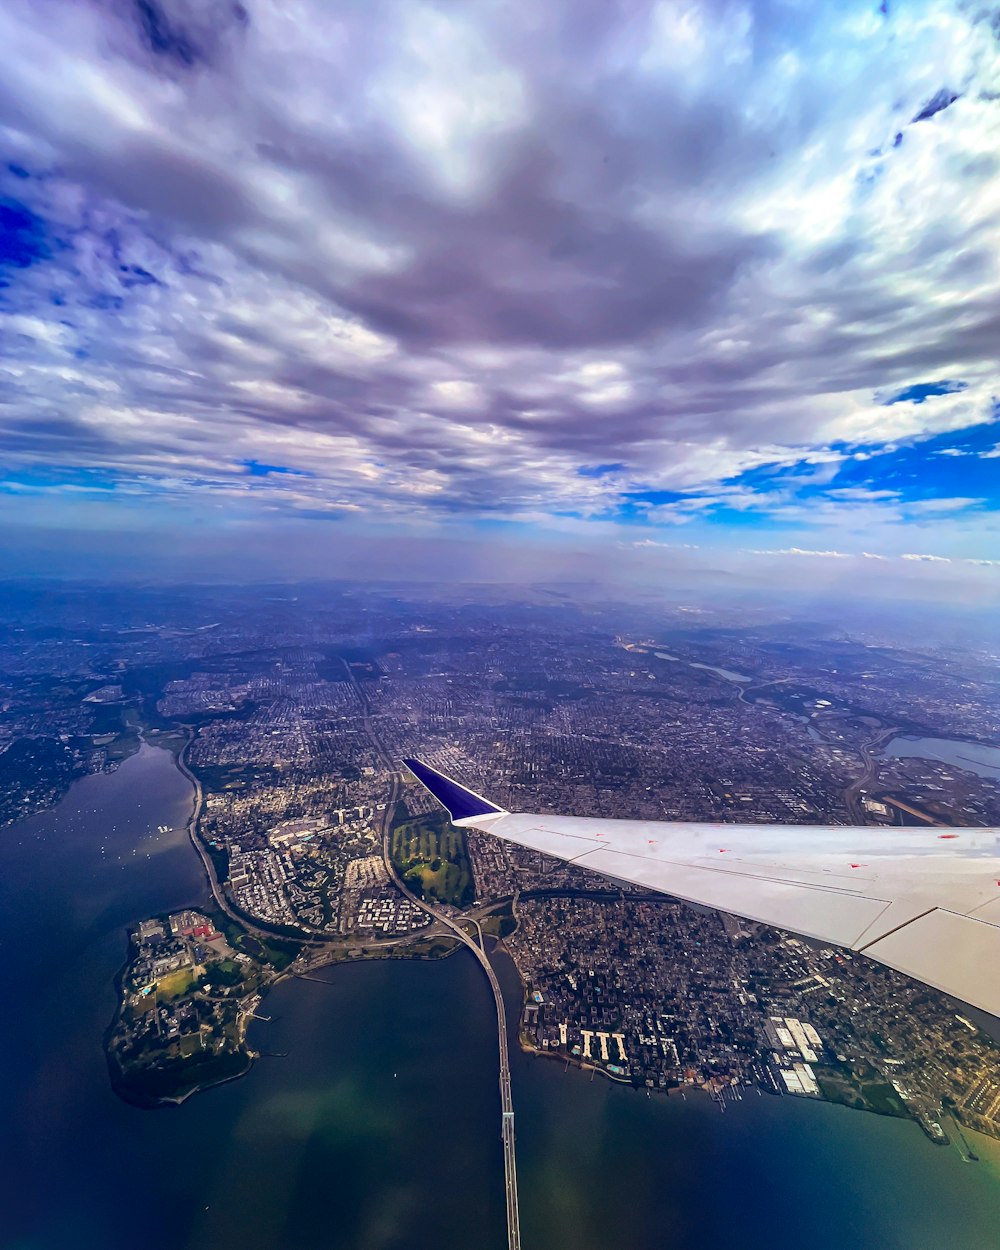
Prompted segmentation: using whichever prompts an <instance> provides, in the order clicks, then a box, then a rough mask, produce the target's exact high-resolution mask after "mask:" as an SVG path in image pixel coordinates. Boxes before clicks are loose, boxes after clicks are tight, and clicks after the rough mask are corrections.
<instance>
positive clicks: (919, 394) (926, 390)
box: [881, 381, 967, 408]
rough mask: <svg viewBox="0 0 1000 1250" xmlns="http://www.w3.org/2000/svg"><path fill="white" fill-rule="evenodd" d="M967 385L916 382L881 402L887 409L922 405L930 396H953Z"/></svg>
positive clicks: (960, 383) (962, 383)
mask: <svg viewBox="0 0 1000 1250" xmlns="http://www.w3.org/2000/svg"><path fill="white" fill-rule="evenodd" d="M966 385H967V383H965V382H951V381H942V382H916V383H914V385H913V386H907V387H904V388H903V390H901V391H896V393H895V394H894V395H890V396H888V397H887V398H885V399H883V400H882V401H881V402H882V403H883V404H884V405H885V406H886V407H887V408H889V407H891V406H892V405H893V404H906V403H913V404H922V403H923V402H924V400H925V399H929V398H930V397H931V396H932V395H954V394H955V392H956V391H964V390H965V388H966Z"/></svg>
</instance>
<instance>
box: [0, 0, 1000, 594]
mask: <svg viewBox="0 0 1000 1250" xmlns="http://www.w3.org/2000/svg"><path fill="white" fill-rule="evenodd" d="M997 30H998V18H997V12H996V11H995V10H991V9H990V8H989V7H988V6H975V5H964V4H958V3H943V2H936V0H922V2H914V3H907V4H902V3H895V2H894V0H888V2H886V3H883V4H882V5H881V6H879V5H877V4H875V3H864V4H860V3H854V4H848V3H837V4H827V5H817V6H802V7H800V8H798V9H792V8H791V7H788V6H783V5H779V4H771V3H758V4H754V5H752V6H751V5H745V4H738V3H722V2H720V3H705V4H684V5H682V4H673V3H671V4H661V5H653V4H649V5H629V6H616V5H608V4H605V3H600V4H596V3H595V4H589V3H585V4H581V3H579V2H577V0H574V2H573V3H569V2H567V3H565V4H559V3H548V4H545V5H543V6H541V7H539V6H528V7H527V8H521V9H516V8H515V9H514V10H511V9H510V8H509V7H498V6H495V5H491V4H487V3H482V4H470V5H464V6H461V7H452V6H434V5H422V4H412V3H398V4H397V3H390V2H383V3H375V4H366V5H359V6H346V7H345V6H329V5H324V4H321V3H305V2H302V3H298V4H294V5H278V4H265V3H252V4H246V5H243V4H238V3H233V2H230V0H215V2H214V3H211V4H205V3H200V4H197V3H193V2H191V0H160V2H156V0H143V2H142V3H135V4H120V5H114V6H112V5H109V4H106V3H99V2H98V0H88V2H81V3H78V4H73V5H63V6H60V7H59V20H58V21H53V20H52V15H51V10H50V9H49V8H48V7H47V6H45V5H38V4H35V3H29V2H28V0H12V2H11V3H8V4H7V5H5V6H4V11H3V13H2V14H0V44H2V46H3V47H4V48H5V50H6V55H5V65H4V74H3V79H2V83H0V156H2V161H3V166H2V173H0V216H2V224H3V244H2V250H0V266H2V269H0V282H2V288H0V334H2V338H3V350H4V367H3V372H2V375H0V405H2V408H0V443H2V446H3V453H4V454H3V463H4V466H5V469H4V474H3V481H2V487H0V491H2V494H0V521H2V523H3V529H4V531H5V537H4V539H3V550H2V553H0V560H2V564H0V567H2V568H3V569H4V570H5V571H7V572H19V573H23V572H30V573H38V572H52V573H58V574H73V575H79V574H81V573H83V574H87V573H94V574H100V575H108V574H125V575H135V574H136V573H137V572H141V573H143V574H149V573H155V572H157V571H160V572H163V573H164V574H169V575H173V576H187V577H195V578H200V577H201V576H209V577H211V576H218V575H220V574H221V575H223V576H231V577H243V578H254V577H274V576H316V575H329V574H333V575H338V576H345V575H347V576H350V575H357V574H358V573H360V572H362V571H366V570H368V569H372V570H374V571H375V572H377V573H378V575H380V576H398V575H400V574H401V573H403V572H405V574H406V575H407V576H410V577H415V578H418V579H425V578H439V577H441V576H458V577H462V578H467V579H468V578H471V579H475V580H507V579H509V580H525V579H531V578H534V577H548V576H552V575H553V573H554V572H555V571H556V570H560V571H561V572H562V574H563V576H564V577H570V578H575V577H582V578H590V577H593V576H595V575H598V573H601V571H602V570H604V571H605V572H603V573H602V575H605V576H606V570H607V568H608V566H609V565H613V566H614V576H615V578H616V579H617V580H618V581H619V582H621V583H623V584H627V585H632V586H636V585H641V586H644V587H649V586H653V587H656V586H660V585H664V584H669V585H677V584H681V585H697V586H699V587H702V588H705V589H708V590H713V591H714V590H718V589H720V588H725V587H726V586H728V585H731V584H733V585H735V586H736V587H737V588H738V589H742V588H745V587H748V586H749V587H753V586H764V587H771V586H779V587H781V586H796V587H797V586H801V585H803V584H806V583H808V584H815V585H817V586H819V587H826V588H833V589H835V590H836V591H837V592H838V593H839V592H840V591H841V590H842V589H843V588H849V589H850V591H851V593H852V594H861V595H864V594H867V593H871V594H888V595H891V596H899V595H902V596H904V597H906V598H917V599H919V598H924V599H929V600H933V599H938V598H947V599H958V600H961V601H964V602H969V603H978V604H980V605H983V604H987V603H989V602H995V601H996V597H997V586H998V582H1000V569H998V567H997V564H996V560H997V552H998V542H997V539H998V533H1000V527H998V523H997V509H998V487H997V483H998V482H1000V470H998V461H997V457H998V455H1000V426H998V424H997V415H998V412H997V401H996V394H997V377H996V343H997V341H998V331H1000V327H998V323H997V314H996V309H997V307H998V295H1000V291H998V285H1000V282H998V262H997V255H998V246H997V245H998V242H1000V227H998V220H997V214H998V205H1000V173H998V158H997V153H998V151H1000V122H998V119H1000V102H998V90H1000V44H998V38H997Z"/></svg>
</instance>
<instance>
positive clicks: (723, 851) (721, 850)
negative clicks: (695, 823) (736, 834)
mask: <svg viewBox="0 0 1000 1250" xmlns="http://www.w3.org/2000/svg"><path fill="white" fill-rule="evenodd" d="M719 854H720V855H728V854H729V847H728V846H720V847H719Z"/></svg>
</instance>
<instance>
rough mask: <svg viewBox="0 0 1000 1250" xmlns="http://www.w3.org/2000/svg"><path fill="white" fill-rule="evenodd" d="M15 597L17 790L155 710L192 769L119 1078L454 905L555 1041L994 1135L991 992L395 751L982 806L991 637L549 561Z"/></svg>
mask: <svg viewBox="0 0 1000 1250" xmlns="http://www.w3.org/2000/svg"><path fill="white" fill-rule="evenodd" d="M8 598H9V602H10V603H11V605H12V607H11V610H10V612H9V614H8V616H7V618H6V619H5V620H4V621H3V622H2V627H0V780H2V783H3V784H2V785H0V822H3V823H7V824H9V823H11V822H14V821H17V820H19V819H21V818H23V817H24V816H26V815H29V814H31V813H33V812H35V811H38V810H40V809H42V808H44V807H46V806H50V805H51V804H53V803H55V802H56V801H57V800H58V799H59V798H60V797H61V795H62V794H63V793H65V791H66V789H67V787H68V786H69V785H70V783H71V782H72V781H73V780H74V779H75V778H77V777H80V776H83V775H85V774H87V773H91V772H96V771H99V770H108V769H113V768H115V767H116V766H117V764H118V763H119V762H120V761H121V760H122V759H123V758H125V757H126V756H127V755H128V754H130V753H132V752H134V751H136V750H137V749H139V747H140V744H141V742H142V741H143V739H145V740H146V741H148V742H150V743H159V744H161V745H163V746H166V747H169V748H170V749H172V750H173V751H174V752H175V753H176V754H177V756H178V762H179V765H180V767H181V768H182V769H183V770H185V771H186V772H188V773H189V775H190V776H191V778H192V781H193V782H194V784H195V786H196V787H197V796H198V797H197V806H196V814H195V823H196V829H195V830H194V833H195V837H196V842H197V845H198V847H199V850H200V852H201V853H202V855H203V857H204V860H205V866H206V871H207V872H208V874H209V879H210V881H211V883H212V886H213V895H214V901H213V904H212V910H211V912H210V914H203V913H202V912H182V913H177V914H172V915H167V916H158V917H147V918H143V919H142V921H141V923H139V922H138V920H139V918H137V926H136V927H135V928H134V931H133V932H132V933H131V934H130V946H129V958H128V963H127V964H126V967H125V970H124V971H123V973H122V976H121V982H120V993H119V999H120V1001H119V1011H118V1014H117V1017H116V1021H115V1024H114V1026H113V1027H112V1029H111V1030H109V1035H108V1047H107V1048H108V1054H109V1062H110V1063H111V1067H112V1075H113V1078H114V1079H116V1081H117V1087H118V1088H119V1090H120V1092H123V1093H125V1094H126V1095H128V1094H131V1095H132V1096H134V1097H135V1098H136V1099H137V1100H139V1101H143V1100H146V1101H157V1100H160V1099H165V1098H173V1099H176V1098H177V1097H183V1096H185V1095H186V1094H187V1093H188V1092H190V1091H191V1090H192V1089H195V1088H198V1087H199V1085H201V1084H207V1083H213V1082H214V1081H217V1080H221V1079H228V1078H230V1077H232V1076H234V1075H239V1074H240V1073H241V1072H242V1071H244V1070H245V1069H246V1068H247V1067H248V1066H249V1063H250V1060H251V1059H252V1054H251V1052H250V1051H249V1050H248V1048H247V1045H246V1041H245V1030H246V1022H247V1020H248V1019H249V1018H250V1017H252V1016H253V1014H254V1013H255V1012H256V1011H257V1009H258V1007H259V1005H260V1002H261V995H262V994H263V993H264V992H265V991H266V988H267V985H268V984H269V983H270V982H272V981H273V980H274V979H275V978H277V977H282V976H289V975H308V974H309V972H310V971H311V970H313V969H315V968H316V967H318V966H320V965H322V964H325V963H330V962H333V961H336V960H345V959H362V958H373V957H386V956H397V955H410V956H420V957H435V956H442V955H444V954H447V953H449V952H450V951H452V950H454V949H456V947H457V943H456V940H455V936H454V933H453V932H451V931H449V928H448V925H447V923H446V920H448V919H450V920H451V921H453V922H454V921H456V920H458V919H461V921H462V922H463V923H466V924H467V925H468V926H469V931H470V932H472V925H473V922H475V924H476V925H477V926H478V927H479V929H480V930H482V931H484V932H485V933H486V934H488V935H492V936H494V937H497V938H499V939H500V940H502V942H503V943H504V945H505V946H506V948H507V950H508V951H509V953H510V955H511V956H512V957H513V959H514V961H515V963H516V966H517V968H518V971H519V973H520V976H521V980H522V982H523V986H524V1005H523V1012H522V1018H521V1028H520V1033H521V1041H522V1045H524V1046H525V1047H529V1048H532V1049H534V1050H536V1051H537V1052H538V1053H539V1054H540V1055H547V1056H552V1057H554V1058H556V1059H557V1060H558V1061H560V1062H563V1063H578V1064H581V1065H585V1066H590V1067H592V1068H594V1069H595V1070H600V1071H602V1072H603V1073H605V1074H606V1075H607V1076H608V1077H609V1078H611V1079H613V1080H619V1081H623V1082H629V1083H631V1084H633V1085H635V1086H637V1087H639V1088H646V1089H648V1090H651V1091H652V1090H668V1091H669V1090H671V1089H676V1088H678V1087H680V1088H681V1090H684V1089H685V1088H686V1087H690V1086H698V1087H702V1088H705V1089H707V1090H709V1091H710V1092H711V1094H712V1096H713V1097H715V1098H717V1099H718V1100H720V1102H722V1103H723V1104H725V1102H726V1101H727V1100H731V1099H734V1098H739V1097H743V1096H745V1095H746V1093H747V1092H749V1091H752V1090H753V1089H754V1087H756V1089H757V1090H759V1091H762V1092H766V1093H769V1094H773V1095H775V1096H786V1095H795V1096H799V1097H814V1098H826V1099H829V1100H832V1101H837V1102H843V1103H847V1104H849V1105H851V1106H857V1107H863V1108H867V1109H869V1110H872V1111H875V1112H881V1113H883V1114H890V1115H899V1116H910V1117H912V1118H913V1119H915V1120H916V1121H917V1122H918V1123H919V1124H920V1125H921V1126H922V1128H923V1129H924V1131H925V1132H926V1133H927V1135H928V1136H929V1137H930V1138H931V1139H932V1140H938V1141H946V1140H949V1139H950V1140H955V1141H957V1143H958V1144H959V1145H960V1148H962V1149H964V1150H967V1151H969V1152H970V1153H971V1147H969V1146H968V1143H967V1142H966V1140H965V1138H964V1136H963V1134H962V1126H966V1127H970V1128H974V1129H976V1130H979V1131H981V1132H984V1133H987V1134H991V1135H993V1136H997V1137H1000V1048H998V1046H997V1044H996V1043H995V1042H994V1041H993V1040H991V1037H990V1034H989V1027H990V1024H989V1021H988V1020H987V1019H986V1018H983V1017H977V1016H976V1014H975V1013H974V1012H972V1011H971V1009H964V1008H962V1007H961V1006H960V1005H959V1004H955V1003H954V1002H952V1001H950V1000H948V999H946V998H945V997H943V996H942V995H939V994H937V993H935V992H933V991H931V990H929V989H927V988H926V987H924V986H922V985H919V984H917V983H915V982H913V981H910V980H908V979H907V978H905V977H903V976H901V975H898V974H895V973H892V972H890V971H889V970H887V969H885V968H883V967H881V966H880V965H878V964H875V963H873V962H871V961H869V960H867V959H865V958H864V957H863V956H853V957H852V956H851V955H850V954H849V953H848V952H845V951H843V950H840V949H834V948H830V947H823V946H821V945H819V944H816V943H811V942H807V941H805V940H803V939H800V938H796V937H794V936H791V935H789V934H786V933H783V932H779V931H777V930H774V929H768V928H765V927H764V926H760V925H756V924H751V923H749V922H746V921H741V920H737V919H735V918H733V917H730V916H727V915H722V914H718V913H711V912H707V911H704V910H699V909H694V908H690V907H687V906H685V905H683V904H679V903H677V902H675V901H673V900H671V899H669V898H666V897H663V896H659V895H649V894H646V893H643V892H642V891H640V890H638V889H637V888H627V889H619V888H616V887H614V886H612V885H610V884H609V882H608V881H606V880H604V879H602V878H598V877H596V876H594V875H592V874H588V873H587V872H585V871H583V870H581V869H575V868H571V867H568V866H565V865H563V864H561V863H558V862H557V861H554V860H551V859H548V858H546V857H545V856H542V855H540V854H538V853H536V852H531V851H527V850H520V849H518V848H515V847H512V846H510V845H508V844H503V843H500V842H498V841H496V840H495V839H491V838H490V837H489V836H488V835H487V834H484V833H477V832H471V831H463V830H459V829H456V828H454V827H452V826H451V825H450V823H449V821H448V819H447V816H446V815H445V814H444V813H443V812H442V810H441V809H440V808H439V807H437V805H436V804H435V802H434V800H433V799H431V798H430V797H429V795H427V794H426V792H425V791H423V790H422V788H421V787H419V786H418V785H417V784H416V783H415V782H414V780H413V779H412V778H411V777H409V775H408V774H407V773H406V770H405V769H404V767H403V765H402V759H403V758H404V757H405V756H409V755H419V756H421V757H422V758H424V759H426V760H427V761H428V762H430V763H432V764H434V765H435V766H437V767H439V768H441V769H443V770H445V771H447V772H449V773H451V774H453V775H455V776H457V777H459V778H460V779H461V780H463V781H464V782H465V783H466V784H468V785H470V786H472V787H473V788H474V789H475V790H477V791H478V792H480V793H482V794H485V795H488V796H489V797H490V798H492V799H494V800H496V801H497V802H498V803H500V804H501V805H503V806H504V807H505V808H508V809H510V810H515V811H516V810H518V809H521V810H529V811H536V812H545V811H556V812H561V813H575V814H579V815H601V816H616V815H619V816H630V817H635V818H648V819H660V820H672V819H690V820H712V821H744V822H783V823H790V824H810V823H827V824H829V823H832V824H850V823H868V824H872V825H901V824H921V823H923V824H927V825H940V826H942V827H945V826H949V825H959V824H972V825H1000V712H998V708H1000V668H998V655H997V653H996V652H995V651H993V652H992V653H991V652H990V651H988V650H986V649H984V648H982V647H976V646H973V645H961V644H959V643H951V644H949V645H948V646H947V647H946V646H944V645H932V644H930V643H926V642H921V641H919V640H918V641H907V642H906V643H905V644H901V643H899V642H898V641H893V640H892V637H891V635H890V634H889V632H888V631H884V632H878V631H875V630H870V631H866V630H862V629H847V628H845V627H843V626H840V625H836V624H831V623H830V622H829V621H809V620H805V619H801V618H800V619H794V620H793V619H792V618H791V617H790V616H789V617H788V618H787V619H780V618H779V614H778V613H777V612H776V611H775V610H770V611H768V612H764V611H763V610H760V609H755V610H750V609H748V610H746V611H744V612H741V613H736V612H735V611H723V610H718V611H711V610H701V611H696V610H693V609H690V608H686V607H684V606H676V607H674V608H666V609H665V608H657V609H655V610H654V609H652V608H637V607H634V606H626V605H610V604H607V603H596V602H595V603H588V602H587V601H586V598H585V597H584V598H583V600H582V602H581V601H574V596H572V595H571V593H570V592H568V591H566V590H564V589H560V588H554V589H553V588H543V587H535V588H528V589H525V590H522V591H519V592H517V593H515V592H512V591H504V590H501V589H497V588H492V589H490V588H479V589H477V590H476V592H475V593H471V592H465V593H463V592H461V591H456V590H454V589H452V590H449V591H444V590H440V591H438V590H434V589H433V588H430V589H426V590H424V591H422V592H421V593H420V594H419V595H417V594H416V593H415V592H413V591H412V590H406V589H395V590H394V589H392V588H385V587H383V588H376V589H372V588H370V587H367V588H365V587H359V586H345V585H338V586H302V587H294V588H289V587H268V588H256V589H255V590H254V591H252V592H250V591H246V590H239V589H236V588H228V589H215V590H209V589H206V588H199V589H192V590H190V591H186V592H183V593H182V592H180V591H176V590H170V591H168V590H156V589H148V588H147V589H142V590H139V589H136V590H133V591H130V592H128V593H125V592H122V591H114V592H113V591H109V590H104V589H101V588H99V587H89V588H85V589H84V588H67V587H62V588H59V589H58V590H57V589H55V588H52V587H47V588H42V587H38V588H35V589H32V590H27V589H25V588H24V587H23V586H22V587H18V588H16V589H15V588H12V589H11V595H10V596H9V597H8ZM776 618H778V619H776ZM425 904H432V905H433V911H429V910H428V909H427V908H426V907H425Z"/></svg>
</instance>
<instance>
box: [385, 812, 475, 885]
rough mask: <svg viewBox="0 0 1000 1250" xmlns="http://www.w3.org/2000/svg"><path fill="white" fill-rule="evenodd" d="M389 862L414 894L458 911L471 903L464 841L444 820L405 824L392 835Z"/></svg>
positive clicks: (435, 817) (436, 817) (432, 818)
mask: <svg viewBox="0 0 1000 1250" xmlns="http://www.w3.org/2000/svg"><path fill="white" fill-rule="evenodd" d="M392 859H393V863H394V864H395V865H396V868H397V869H398V870H399V874H400V876H401V877H403V879H404V880H405V881H406V883H407V885H408V886H409V887H410V889H411V890H413V892H414V893H415V894H419V895H420V896H421V897H424V898H427V899H432V900H435V901H437V902H440V903H454V904H455V905H456V906H458V907H463V906H465V904H466V903H469V902H471V901H472V894H473V889H472V872H471V869H470V867H469V858H468V855H467V854H466V850H465V838H464V837H463V835H462V832H461V830H460V829H456V828H455V827H454V825H452V824H451V823H450V822H449V821H448V819H447V818H446V817H445V816H439V815H436V814H435V815H432V816H421V817H419V818H418V819H417V820H406V821H404V822H403V823H402V824H399V825H397V826H396V827H395V828H394V829H393V831H392Z"/></svg>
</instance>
